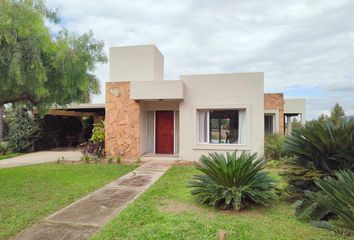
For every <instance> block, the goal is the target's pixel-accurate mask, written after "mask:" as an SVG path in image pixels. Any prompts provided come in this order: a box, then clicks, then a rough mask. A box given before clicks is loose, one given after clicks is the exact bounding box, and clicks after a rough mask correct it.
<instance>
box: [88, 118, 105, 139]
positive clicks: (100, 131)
mask: <svg viewBox="0 0 354 240" xmlns="http://www.w3.org/2000/svg"><path fill="white" fill-rule="evenodd" d="M104 133H105V132H104V122H103V121H102V122H100V123H97V124H94V128H93V130H92V136H91V139H90V140H91V141H92V142H104V139H105V135H104Z"/></svg>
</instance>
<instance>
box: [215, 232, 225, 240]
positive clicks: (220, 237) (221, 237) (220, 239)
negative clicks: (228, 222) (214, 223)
mask: <svg viewBox="0 0 354 240" xmlns="http://www.w3.org/2000/svg"><path fill="white" fill-rule="evenodd" d="M217 237H218V239H219V240H224V239H226V237H227V232H226V231H225V230H220V231H219V232H218V236H217Z"/></svg>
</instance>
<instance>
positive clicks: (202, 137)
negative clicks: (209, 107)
mask: <svg viewBox="0 0 354 240" xmlns="http://www.w3.org/2000/svg"><path fill="white" fill-rule="evenodd" d="M198 130H199V131H198V133H199V134H198V135H199V139H198V142H200V143H207V142H208V111H205V110H199V111H198Z"/></svg>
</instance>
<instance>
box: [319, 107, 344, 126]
mask: <svg viewBox="0 0 354 240" xmlns="http://www.w3.org/2000/svg"><path fill="white" fill-rule="evenodd" d="M344 116H345V112H344V110H343V108H342V107H341V106H340V105H339V103H336V104H335V105H334V106H333V107H332V109H331V112H330V115H329V116H328V115H326V114H324V113H322V114H321V115H320V116H319V117H318V121H320V122H325V121H328V120H331V121H332V123H334V124H335V125H338V124H339V122H340V121H341V119H342V118H343V117H344Z"/></svg>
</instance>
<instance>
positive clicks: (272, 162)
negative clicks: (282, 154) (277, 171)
mask: <svg viewBox="0 0 354 240" xmlns="http://www.w3.org/2000/svg"><path fill="white" fill-rule="evenodd" d="M280 164H281V162H280V161H278V160H270V161H269V162H267V168H278V167H279V166H280Z"/></svg>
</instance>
